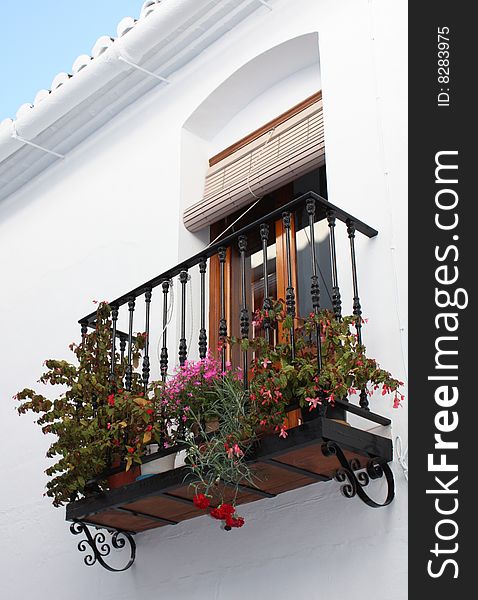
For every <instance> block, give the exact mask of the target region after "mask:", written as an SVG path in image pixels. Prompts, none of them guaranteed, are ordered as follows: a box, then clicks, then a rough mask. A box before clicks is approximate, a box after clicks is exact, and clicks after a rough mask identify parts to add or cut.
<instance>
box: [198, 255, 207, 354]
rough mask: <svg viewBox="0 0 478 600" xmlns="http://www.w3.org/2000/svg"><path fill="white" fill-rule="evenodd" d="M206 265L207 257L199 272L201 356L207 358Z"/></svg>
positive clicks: (200, 264) (200, 265)
mask: <svg viewBox="0 0 478 600" xmlns="http://www.w3.org/2000/svg"><path fill="white" fill-rule="evenodd" d="M206 265H207V259H206V258H204V259H203V260H201V262H200V263H199V273H200V276H201V311H200V312H201V317H200V318H201V322H200V329H199V358H201V359H202V358H205V357H206V354H207V333H206Z"/></svg>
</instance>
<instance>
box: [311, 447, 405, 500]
mask: <svg viewBox="0 0 478 600" xmlns="http://www.w3.org/2000/svg"><path fill="white" fill-rule="evenodd" d="M322 454H323V455H324V456H336V457H337V460H338V461H339V463H340V465H341V468H340V469H338V470H337V471H336V473H335V480H336V481H338V482H339V483H342V484H343V485H342V487H341V492H342V494H343V495H344V496H345V497H346V498H354V497H355V496H358V497H359V498H360V500H362V502H364V503H365V504H367V506H370V507H371V508H381V507H382V506H387V505H388V504H390V503H391V502H392V500H393V499H394V497H395V481H394V479H393V473H392V471H391V469H390V467H389V466H388V464H387V463H384V464H380V463H379V462H378V461H377V460H376V459H371V460H370V461H369V462H368V464H367V466H366V467H362V466H361V464H360V461H359V460H358V459H356V458H354V459H352V460H351V461H349V460H347V458H346V456H345V454H344V453H343V451H342V449H341V448H340V446H339V445H338V444H336V443H335V442H330V441H329V442H326V443H325V444H323V446H322ZM384 475H385V479H386V481H387V497H386V498H385V501H384V502H383V503H379V502H375V500H372V498H370V496H369V495H368V494H367V493H366V492H365V490H364V487H366V486H367V485H368V484H369V483H370V480H371V479H380V478H382V477H383V476H384Z"/></svg>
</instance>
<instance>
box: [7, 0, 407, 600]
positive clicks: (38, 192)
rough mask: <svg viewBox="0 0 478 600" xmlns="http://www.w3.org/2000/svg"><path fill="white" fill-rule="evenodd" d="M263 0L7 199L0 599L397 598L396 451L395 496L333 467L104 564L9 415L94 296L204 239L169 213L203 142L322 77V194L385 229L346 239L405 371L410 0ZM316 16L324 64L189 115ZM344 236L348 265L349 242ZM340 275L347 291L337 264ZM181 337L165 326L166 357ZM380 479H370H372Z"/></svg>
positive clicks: (31, 438) (401, 495)
mask: <svg viewBox="0 0 478 600" xmlns="http://www.w3.org/2000/svg"><path fill="white" fill-rule="evenodd" d="M272 4H273V6H274V9H273V10H272V11H268V10H266V9H264V11H261V12H260V13H257V14H255V15H254V16H253V17H252V18H250V19H249V20H248V21H246V22H245V23H243V24H242V25H241V26H240V27H238V28H236V29H235V30H232V31H230V32H229V33H228V34H227V35H226V36H225V37H224V38H223V39H222V40H220V41H219V42H217V43H216V44H215V45H214V46H213V47H211V48H210V49H209V50H207V51H206V52H204V53H203V54H201V55H200V56H199V57H197V58H196V59H195V60H194V61H193V62H192V63H190V64H188V65H187V66H186V67H184V68H183V69H182V71H181V72H180V73H179V74H178V75H177V76H176V77H175V81H174V85H170V86H168V87H165V88H161V89H156V90H153V91H151V92H150V93H149V94H148V95H146V96H145V97H144V98H142V99H141V100H139V101H137V102H136V103H135V104H134V105H132V106H130V107H129V108H127V109H126V110H125V111H123V113H122V114H121V115H120V116H118V117H116V118H114V120H112V121H111V122H110V123H109V124H107V125H106V126H105V127H103V128H102V129H101V130H100V131H98V132H97V133H96V134H94V135H93V136H91V137H90V138H89V139H88V140H86V141H85V142H84V143H82V144H81V145H80V146H78V147H77V148H76V149H75V150H73V151H72V152H70V153H69V154H68V155H67V157H66V158H65V160H63V161H59V162H57V163H56V164H55V165H54V166H52V167H50V168H49V169H48V170H47V171H45V172H44V173H43V174H42V175H41V176H39V177H37V178H35V179H34V180H33V181H31V182H30V183H29V184H28V185H26V186H24V187H23V188H22V189H21V190H19V191H18V192H17V193H15V194H14V195H12V196H10V197H9V198H7V199H6V200H4V201H2V202H1V203H0V273H1V277H2V292H3V293H2V294H1V297H0V315H1V323H2V329H1V331H2V336H1V340H2V341H1V344H0V355H1V358H0V365H1V371H2V378H1V383H0V389H1V393H0V395H1V398H2V403H1V404H0V411H1V422H2V424H3V439H2V448H3V455H2V473H3V485H2V494H1V495H0V547H1V555H2V561H1V563H0V573H1V580H2V588H3V593H2V597H5V598H10V597H16V598H19V599H20V600H23V599H24V598H31V597H33V598H39V599H43V598H45V599H46V598H51V599H53V600H77V599H78V600H80V599H81V600H83V599H84V598H99V599H101V600H108V599H110V598H111V599H113V598H114V599H115V600H123V599H124V600H126V599H128V600H131V599H132V598H143V597H145V595H149V596H150V597H153V598H171V599H173V600H182V599H183V598H184V599H185V598H188V599H191V598H194V599H196V598H197V599H200V600H202V599H210V598H211V599H212V598H217V599H221V600H222V599H226V598H227V599H228V600H235V599H241V600H242V599H243V598H251V599H255V598H277V599H282V598H284V599H285V598H289V597H293V598H296V599H297V600H302V599H304V600H315V599H320V598H328V599H330V600H342V598H346V597H353V598H354V599H355V600H362V599H368V600H370V599H377V600H404V599H405V598H407V589H406V549H407V546H406V544H407V519H406V514H407V484H406V481H405V478H404V475H403V472H402V470H401V468H400V466H398V464H397V463H396V462H395V463H394V465H393V468H394V472H395V477H396V485H397V498H396V500H395V501H394V503H393V504H392V505H391V506H389V507H387V508H384V509H380V510H373V509H370V508H368V507H366V506H365V505H363V504H362V503H361V502H360V501H359V500H357V499H355V500H346V499H345V498H343V497H342V496H341V495H340V494H339V488H338V484H336V483H326V484H324V483H322V484H316V485H312V486H310V487H308V488H304V489H302V490H297V491H294V492H289V493H287V494H283V495H281V496H279V497H277V498H274V499H272V500H262V501H259V502H257V503H254V504H253V505H249V506H245V507H244V508H243V509H241V513H243V514H244V516H245V517H246V520H247V526H246V527H244V528H243V529H241V530H238V531H234V532H231V533H229V534H227V533H224V532H223V531H221V530H220V529H219V528H218V527H216V526H214V524H213V523H211V520H210V519H209V518H208V517H202V518H199V519H195V520H193V521H189V522H184V523H182V524H179V525H176V526H174V527H168V528H163V529H161V530H156V531H152V532H149V533H146V534H142V535H140V536H138V537H137V544H138V552H137V555H138V556H137V561H136V564H135V565H134V567H133V568H132V569H130V570H129V571H127V572H126V573H123V574H111V573H107V572H106V571H104V570H102V569H101V568H99V567H93V568H91V569H88V568H86V567H85V566H84V565H83V564H82V556H81V555H80V554H79V553H78V551H77V550H76V543H77V539H75V538H73V537H72V536H71V535H70V533H69V530H68V526H67V525H66V523H65V522H64V511H63V510H61V509H54V508H53V507H52V506H51V505H50V503H49V501H48V499H46V498H42V491H43V487H44V484H45V475H44V473H43V471H44V469H45V468H46V466H47V461H46V459H45V458H44V455H45V451H46V449H47V447H48V445H49V440H48V439H47V438H45V437H44V436H43V435H42V434H41V432H40V430H39V428H38V427H37V426H35V425H33V418H31V417H26V418H25V417H23V418H22V419H20V418H18V417H17V416H16V413H15V411H14V407H15V402H14V401H13V400H11V397H12V396H13V394H14V393H16V392H17V391H18V390H19V389H21V388H22V387H25V386H34V385H35V381H36V380H37V378H38V376H39V374H40V372H41V365H42V362H43V360H44V359H45V358H47V357H58V358H63V357H65V358H68V355H69V352H68V350H67V346H68V344H69V343H70V342H71V341H72V340H73V339H77V338H78V334H79V326H78V325H77V319H78V318H79V317H81V316H83V315H84V314H85V313H87V312H90V311H91V310H93V305H92V304H91V300H92V299H99V300H102V299H109V300H111V299H113V298H114V297H116V296H118V295H120V294H121V293H123V292H125V291H127V290H128V289H131V288H132V287H134V286H135V285H137V284H139V283H142V282H143V281H146V280H147V279H148V278H150V277H152V276H154V275H156V274H158V273H160V272H161V271H163V270H165V269H166V268H168V267H170V266H173V265H174V264H175V263H176V262H177V260H178V258H185V257H186V256H188V255H191V254H193V253H195V252H196V251H197V250H198V249H199V248H201V247H202V244H204V241H205V237H204V235H202V236H201V235H199V236H196V235H192V234H190V233H188V232H187V231H186V230H185V229H184V227H183V226H182V222H181V213H182V210H183V208H184V207H185V206H186V205H187V204H189V203H193V202H195V201H197V200H198V199H199V198H198V197H195V196H196V195H198V194H199V195H200V193H201V186H200V181H201V173H202V172H203V170H204V168H205V161H206V159H207V156H208V154H213V153H214V152H215V151H217V150H220V149H221V147H223V146H225V145H227V144H228V143H230V142H232V141H234V139H237V138H238V137H240V136H242V135H244V133H247V130H244V128H245V127H246V125H245V123H246V122H247V119H248V118H251V114H255V115H260V122H263V121H264V120H268V119H270V118H273V117H274V116H276V115H277V114H278V113H279V112H281V111H282V110H284V108H287V105H286V106H283V105H284V102H285V100H284V97H285V96H284V95H285V94H290V99H291V102H290V104H293V103H294V102H296V101H297V100H300V99H301V98H303V97H306V96H307V95H309V94H310V93H311V89H312V91H314V90H313V87H314V84H315V78H316V77H319V78H320V80H321V85H322V89H323V101H324V119H325V135H326V153H327V174H328V189H329V199H330V200H331V202H333V203H334V204H336V205H339V206H341V207H343V208H344V209H345V210H348V211H349V212H351V213H352V214H354V215H356V216H358V217H360V218H361V219H362V220H364V221H366V222H368V223H370V224H371V225H373V226H374V227H375V228H377V229H378V230H379V232H380V233H379V236H378V237H377V238H376V239H373V240H366V239H364V238H362V237H360V239H358V242H357V251H358V262H359V269H360V272H359V275H360V295H361V298H362V302H363V309H364V313H365V316H368V317H369V318H370V323H369V325H368V326H367V328H366V329H365V332H364V337H365V342H366V345H367V347H368V350H369V352H370V354H371V355H372V356H375V357H376V358H378V359H379V361H380V362H381V363H382V364H383V366H385V367H386V368H387V369H389V370H391V371H392V372H393V373H394V375H396V376H397V377H399V378H401V379H403V380H406V374H405V372H404V371H405V367H404V361H405V360H406V333H407V331H406V323H407V321H406V316H407V315H406V309H407V304H406V296H407V289H406V260H407V257H406V250H407V247H406V216H407V215H406V181H407V177H406V169H407V155H406V141H407V140H406V102H405V98H406V56H405V48H406V3H405V2H393V1H392V0H384V1H378V0H341V1H339V2H337V1H333V0H277V1H276V2H273V3H272ZM314 32H318V40H319V50H320V73H318V72H315V71H314V68H313V66H310V65H309V66H308V67H306V68H305V69H304V70H303V71H301V72H298V73H296V74H292V75H291V74H287V77H288V79H286V80H283V81H282V82H281V81H277V82H276V84H274V86H270V87H268V88H267V89H265V90H264V89H260V87H258V83H257V82H258V81H260V78H259V79H258V80H255V79H254V78H250V79H249V82H250V83H249V85H250V89H249V91H248V94H249V95H247V94H245V95H244V98H247V103H245V100H244V101H242V102H240V103H238V105H237V107H236V108H235V109H234V110H235V114H234V115H228V118H227V124H226V125H225V126H222V125H221V126H219V125H217V123H216V122H214V123H210V124H207V126H206V128H205V130H204V131H206V133H205V132H204V131H202V132H201V134H198V129H197V124H196V126H190V127H189V129H188V128H185V124H186V123H187V122H188V123H189V124H190V123H191V121H190V119H191V117H192V115H193V114H194V113H195V111H196V110H197V109H198V108H199V107H200V106H201V105H203V106H204V103H205V102H206V101H207V99H208V98H209V97H210V96H211V94H213V93H214V91H215V90H217V89H218V88H219V87H220V86H221V84H223V83H224V82H225V81H227V80H228V78H229V77H231V76H232V75H233V74H234V73H235V72H237V71H238V69H240V68H241V67H243V66H244V65H245V64H247V63H248V62H249V61H251V60H252V59H254V57H257V56H259V55H261V54H262V53H263V52H265V51H267V50H269V49H270V48H273V47H274V46H277V45H278V44H281V43H283V42H285V41H287V40H289V39H293V38H295V37H297V36H301V35H304V34H308V33H314ZM289 77H290V78H289ZM292 82H293V84H294V89H293V91H291V90H290V87H289V85H291V84H292ZM286 90H288V91H286ZM290 104H289V105H290ZM206 105H207V104H206ZM251 107H255V110H251ZM257 118H258V119H259V116H258V117H257ZM188 120H189V121H188ZM260 122H259V123H257V124H260ZM257 124H256V123H254V124H253V127H255V126H256V125H257ZM195 127H196V130H195ZM253 127H251V129H252V128H253ZM207 132H209V134H207ZM228 140H230V141H228ZM339 240H342V241H339V247H338V252H339V258H340V261H341V262H344V263H345V261H346V258H347V252H348V247H347V240H346V238H344V237H343V236H339ZM340 284H341V289H342V292H343V298H344V303H346V302H349V306H350V307H351V290H350V281H348V280H346V279H343V278H342V279H341V281H340ZM157 296H159V293H157ZM156 307H157V308H155V309H154V311H155V312H153V319H154V318H156V319H157V321H156V322H158V320H159V311H160V305H159V304H157V305H156ZM348 310H351V308H349V309H348ZM153 322H154V321H153ZM138 328H139V326H138ZM175 342H176V340H175V339H174V336H173V335H172V336H171V337H170V352H171V355H173V354H174V352H175ZM156 363H157V361H156ZM154 369H155V371H153V376H154V375H156V374H157V364H155V365H154ZM373 409H375V410H376V411H377V412H380V413H382V414H387V415H390V416H391V417H392V418H393V423H394V424H393V432H392V435H393V436H395V435H400V436H401V437H402V438H403V441H404V443H405V444H406V440H407V428H406V408H403V409H400V410H395V411H393V410H392V409H391V408H390V406H389V405H388V404H387V403H385V402H384V400H382V398H381V397H380V398H377V399H376V400H374V403H373ZM374 486H376V487H375V489H376V491H377V494H379V493H380V487H381V483H380V482H378V483H375V484H374Z"/></svg>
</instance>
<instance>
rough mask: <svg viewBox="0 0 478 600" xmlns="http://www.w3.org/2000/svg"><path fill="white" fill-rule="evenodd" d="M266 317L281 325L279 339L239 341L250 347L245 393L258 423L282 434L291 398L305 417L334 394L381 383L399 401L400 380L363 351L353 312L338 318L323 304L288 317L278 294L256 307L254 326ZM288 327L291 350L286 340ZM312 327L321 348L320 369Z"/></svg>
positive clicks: (338, 395)
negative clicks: (251, 355) (273, 342)
mask: <svg viewBox="0 0 478 600" xmlns="http://www.w3.org/2000/svg"><path fill="white" fill-rule="evenodd" d="M266 313H267V314H266ZM265 318H267V319H268V323H269V326H270V327H276V328H278V327H281V328H282V333H283V338H284V339H285V341H284V342H282V343H278V344H276V345H275V346H272V345H271V344H269V343H267V341H266V339H265V338H264V337H256V338H255V339H254V340H252V341H249V340H242V341H241V342H240V343H241V344H242V345H243V348H249V349H251V350H253V352H254V359H253V361H252V366H251V378H250V398H251V401H252V403H253V404H254V407H255V408H254V410H255V412H256V413H257V415H258V418H259V423H260V425H261V426H263V427H265V428H273V429H274V430H275V431H277V432H278V433H279V435H281V436H282V437H286V435H287V426H286V416H287V409H288V406H290V405H291V403H294V402H297V401H298V402H299V404H300V406H301V407H302V410H303V416H304V417H305V419H306V420H307V416H308V413H319V412H322V413H323V414H325V412H326V411H327V408H329V410H330V407H333V406H334V402H335V399H336V398H346V397H347V396H349V395H354V394H359V393H360V392H361V391H362V390H365V392H366V393H367V394H368V395H372V394H373V392H374V391H375V390H378V389H379V388H381V389H382V393H383V394H393V403H394V406H395V407H397V406H399V405H400V403H401V401H402V400H403V394H401V392H400V391H399V388H400V386H401V385H403V383H402V382H401V381H399V380H398V379H395V378H394V377H392V375H391V374H390V373H389V372H388V371H386V370H384V369H382V368H381V367H380V366H379V365H378V363H377V361H376V360H375V359H372V358H369V357H367V356H366V350H365V347H364V346H363V345H360V344H359V342H358V336H357V333H356V331H354V328H355V323H356V317H355V316H346V317H342V318H341V319H337V318H335V316H334V314H333V313H332V312H330V311H328V310H322V311H320V312H319V313H318V314H315V313H311V314H310V315H309V316H308V317H307V318H306V319H300V318H298V319H295V320H293V319H292V318H291V317H290V316H288V315H287V314H286V311H285V308H284V303H283V301H282V300H278V301H275V302H273V303H272V308H271V309H270V310H267V311H257V312H256V314H255V324H256V326H258V327H260V326H261V324H262V323H263V322H264V319H265ZM292 327H294V341H295V343H294V353H293V352H292V345H291V342H290V330H291V328H292ZM317 331H318V334H319V337H320V344H321V353H322V368H321V370H320V373H319V372H318V359H317V347H316V343H315V340H316V335H317ZM232 341H233V342H237V340H232ZM329 415H330V412H329Z"/></svg>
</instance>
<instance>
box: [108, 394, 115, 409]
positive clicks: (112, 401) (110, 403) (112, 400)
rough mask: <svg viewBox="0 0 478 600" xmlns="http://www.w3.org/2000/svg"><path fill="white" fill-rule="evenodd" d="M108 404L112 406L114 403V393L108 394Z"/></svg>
mask: <svg viewBox="0 0 478 600" xmlns="http://www.w3.org/2000/svg"><path fill="white" fill-rule="evenodd" d="M108 404H109V405H110V406H114V405H115V395H114V394H110V395H109V396H108Z"/></svg>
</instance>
